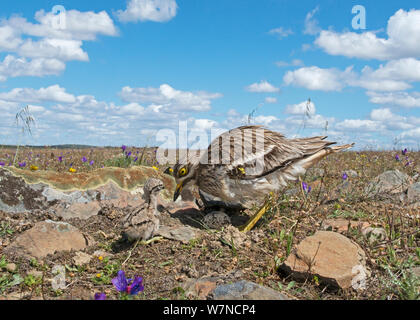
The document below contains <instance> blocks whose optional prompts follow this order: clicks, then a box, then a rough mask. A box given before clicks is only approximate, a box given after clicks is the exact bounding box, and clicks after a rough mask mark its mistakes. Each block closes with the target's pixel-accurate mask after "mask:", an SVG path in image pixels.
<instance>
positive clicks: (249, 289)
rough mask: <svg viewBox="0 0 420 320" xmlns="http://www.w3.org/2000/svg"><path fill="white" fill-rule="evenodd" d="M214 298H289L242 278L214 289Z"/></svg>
mask: <svg viewBox="0 0 420 320" xmlns="http://www.w3.org/2000/svg"><path fill="white" fill-rule="evenodd" d="M213 299H214V300H289V299H288V298H287V297H286V296H285V295H283V294H282V293H280V292H278V291H276V290H273V289H271V288H267V287H263V286H260V285H259V284H256V283H253V282H249V281H245V280H241V281H238V282H235V283H232V284H223V285H219V286H217V287H216V288H215V289H214V290H213Z"/></svg>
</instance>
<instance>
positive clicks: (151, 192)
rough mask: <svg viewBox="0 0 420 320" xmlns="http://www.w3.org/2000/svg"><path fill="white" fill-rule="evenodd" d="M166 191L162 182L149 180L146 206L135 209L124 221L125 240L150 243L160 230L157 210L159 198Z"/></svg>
mask: <svg viewBox="0 0 420 320" xmlns="http://www.w3.org/2000/svg"><path fill="white" fill-rule="evenodd" d="M162 189H164V186H163V183H162V181H160V180H158V179H154V178H149V179H148V180H147V181H146V183H145V184H144V187H143V190H144V194H143V198H144V200H145V202H144V204H143V205H141V206H140V207H136V208H134V209H133V210H132V211H131V212H129V213H128V214H127V215H126V216H125V217H124V218H123V220H122V223H123V227H124V228H125V230H124V231H123V232H122V237H123V239H124V240H127V241H129V242H133V241H136V240H141V241H150V240H149V239H150V238H152V237H153V235H154V234H155V233H156V231H157V230H158V229H159V218H158V216H159V212H158V210H157V197H158V194H159V192H160V190H162Z"/></svg>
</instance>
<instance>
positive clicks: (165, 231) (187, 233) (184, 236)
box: [156, 226, 197, 243]
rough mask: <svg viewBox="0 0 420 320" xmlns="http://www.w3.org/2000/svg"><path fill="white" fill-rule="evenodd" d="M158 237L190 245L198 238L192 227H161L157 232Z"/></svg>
mask: <svg viewBox="0 0 420 320" xmlns="http://www.w3.org/2000/svg"><path fill="white" fill-rule="evenodd" d="M156 235H157V236H162V237H164V238H167V239H170V240H177V241H181V242H183V243H188V242H189V241H190V240H193V239H195V238H196V237H197V234H196V232H195V231H194V229H193V228H191V227H182V226H174V227H169V226H161V227H160V228H159V229H158V231H157V232H156Z"/></svg>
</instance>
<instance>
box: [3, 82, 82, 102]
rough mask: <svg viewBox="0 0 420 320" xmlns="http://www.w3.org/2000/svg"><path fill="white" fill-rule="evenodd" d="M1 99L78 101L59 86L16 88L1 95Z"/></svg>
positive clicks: (18, 100)
mask: <svg viewBox="0 0 420 320" xmlns="http://www.w3.org/2000/svg"><path fill="white" fill-rule="evenodd" d="M0 99H3V100H8V101H14V102H40V101H55V102H64V103H72V102H75V101H76V98H75V97H74V95H72V94H69V93H67V92H66V89H64V88H61V87H60V86H59V85H53V86H49V87H47V88H40V89H38V90H36V89H32V88H15V89H13V90H11V91H9V92H2V93H0Z"/></svg>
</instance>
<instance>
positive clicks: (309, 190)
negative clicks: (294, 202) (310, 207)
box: [302, 182, 312, 193]
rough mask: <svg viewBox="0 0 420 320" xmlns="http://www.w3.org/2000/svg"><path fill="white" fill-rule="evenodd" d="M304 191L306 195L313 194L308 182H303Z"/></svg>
mask: <svg viewBox="0 0 420 320" xmlns="http://www.w3.org/2000/svg"><path fill="white" fill-rule="evenodd" d="M302 189H303V191H305V192H306V193H309V192H311V189H312V188H311V186H309V185H308V184H307V183H306V182H302Z"/></svg>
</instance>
